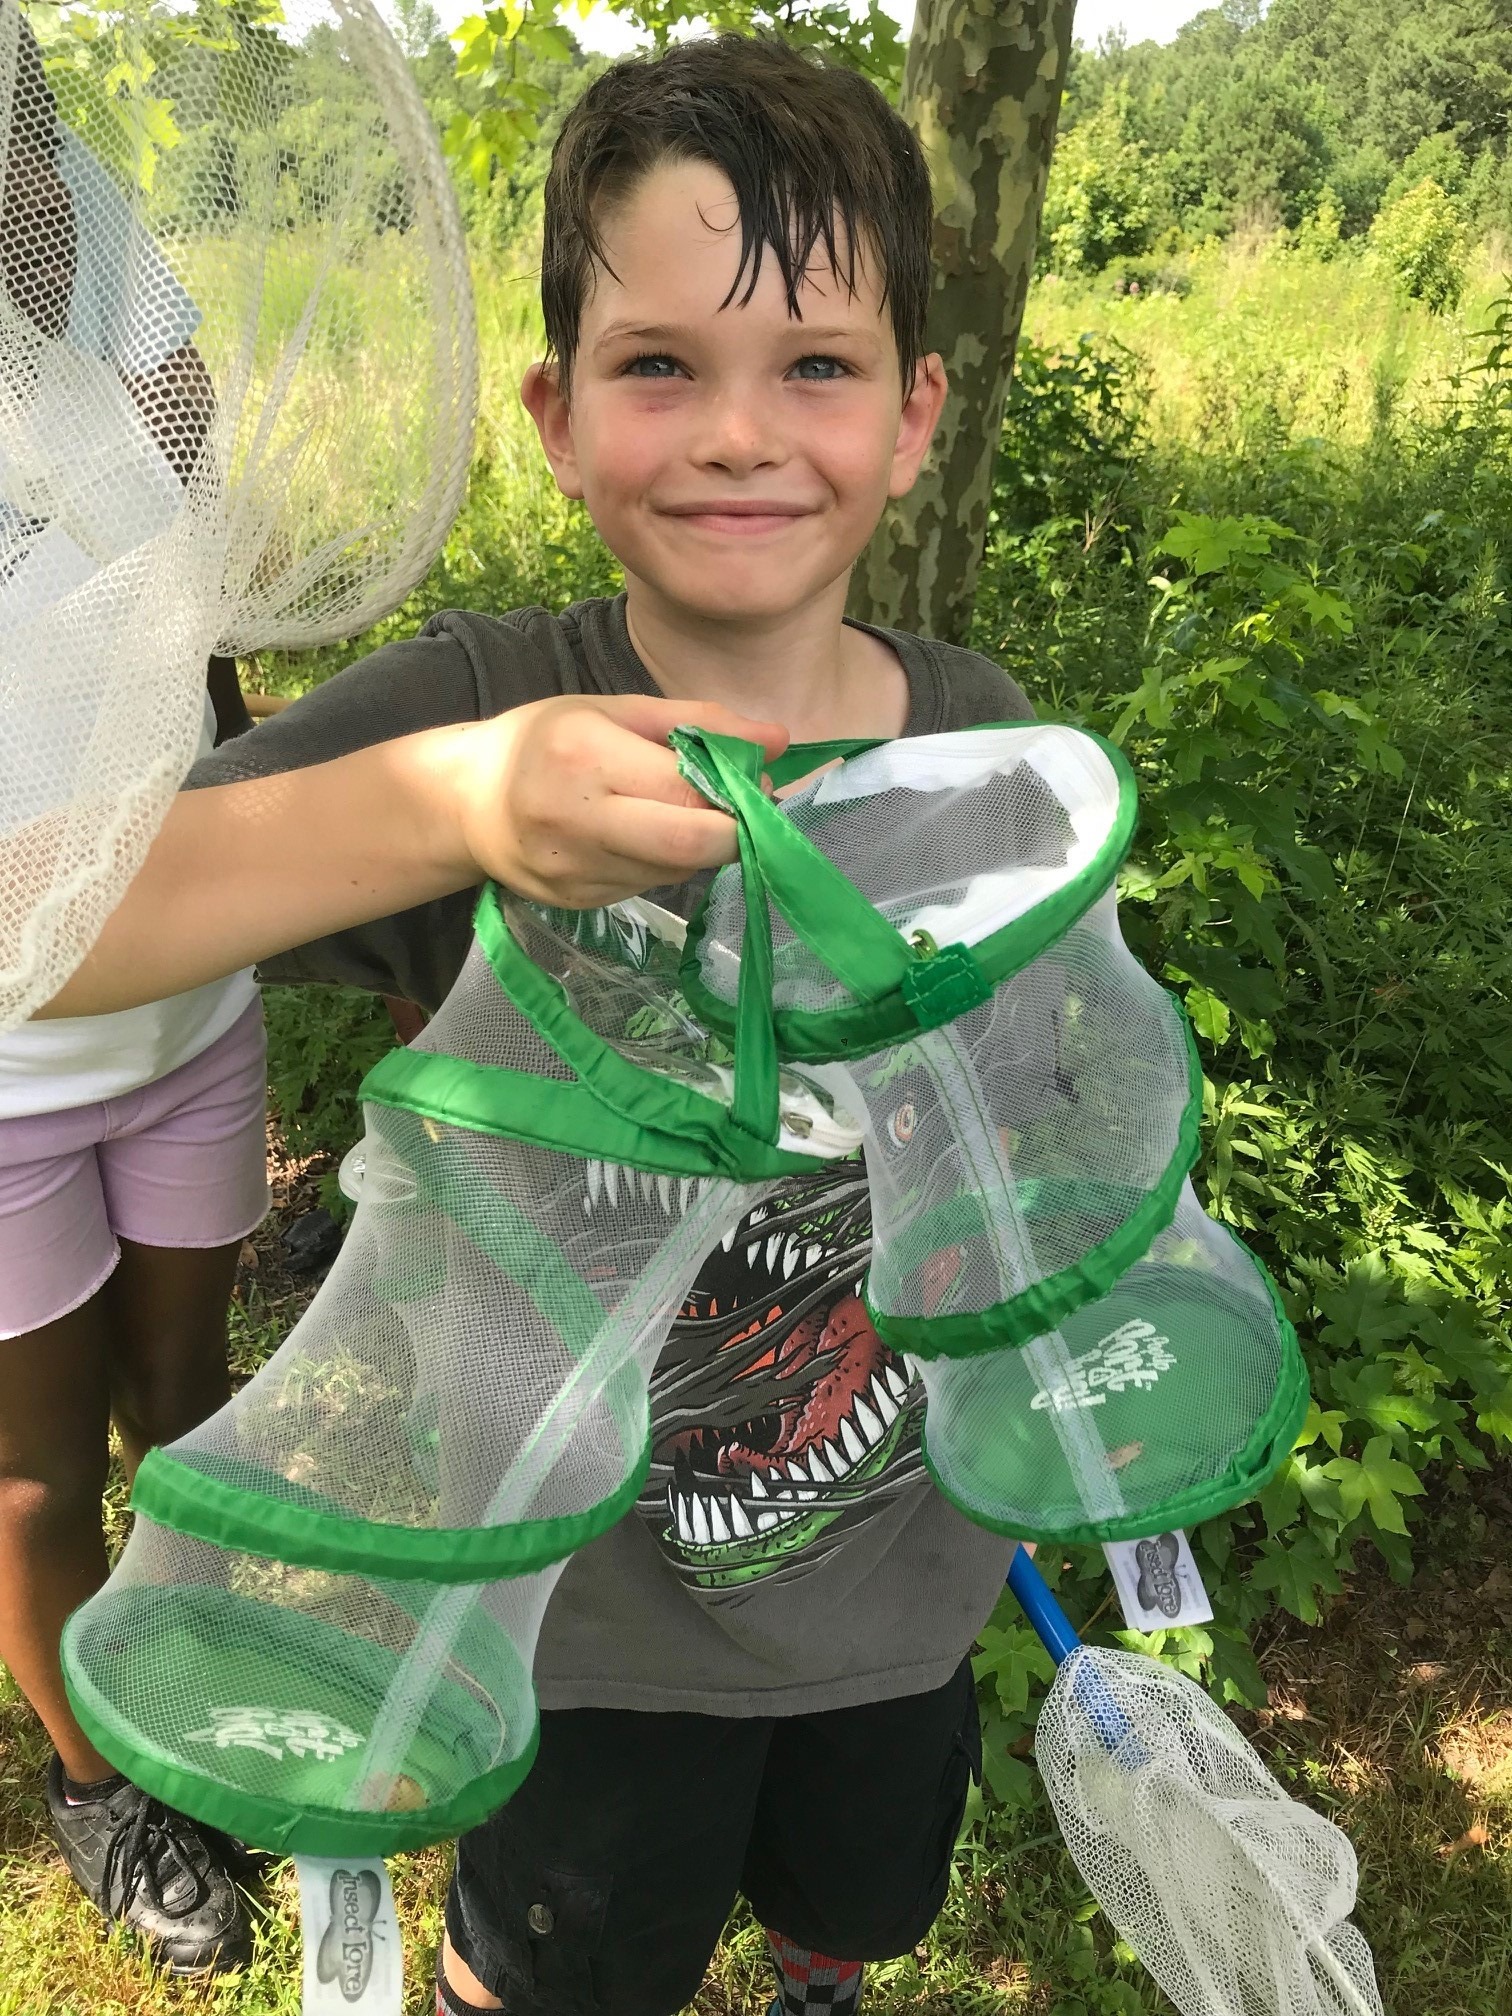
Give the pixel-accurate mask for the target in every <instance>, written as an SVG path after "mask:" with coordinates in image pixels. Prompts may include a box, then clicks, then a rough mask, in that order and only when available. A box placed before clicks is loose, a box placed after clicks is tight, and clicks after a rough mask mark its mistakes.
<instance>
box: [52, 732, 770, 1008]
mask: <svg viewBox="0 0 1512 2016" xmlns="http://www.w3.org/2000/svg"><path fill="white" fill-rule="evenodd" d="M683 725H693V726H698V727H704V728H710V729H713V730H715V731H717V732H719V733H723V734H727V735H741V736H744V737H746V738H747V739H748V740H750V741H759V742H761V743H762V744H763V745H764V746H765V748H766V751H767V754H768V755H769V756H776V755H778V754H780V752H781V751H782V749H783V748H784V747H785V746H786V742H787V733H786V730H784V729H782V728H779V727H776V726H774V725H773V724H772V723H770V722H756V721H748V720H745V719H744V718H742V717H741V716H739V715H736V714H732V713H731V712H730V711H729V710H728V709H727V708H724V707H718V706H714V705H709V704H702V703H696V702H688V701H674V700H656V699H650V698H643V697H641V696H638V695H632V696H628V697H625V698H620V699H596V698H587V697H577V696H569V697H564V698H559V699H550V700H537V701H533V702H531V703H530V704H529V705H527V706H523V707H517V708H515V709H513V710H512V711H510V712H509V713H506V714H499V715H495V716H494V717H492V718H491V719H489V720H486V721H479V722H469V723H466V724H464V725H461V726H457V727H446V728H433V729H427V730H425V731H424V732H423V733H421V734H417V735H406V736H402V737H400V738H399V739H397V740H395V741H391V742H380V743H376V744H374V745H373V746H372V747H370V748H367V749H359V750H357V751H356V752H355V753H353V754H351V755H348V756H342V757H339V758H337V759H336V760H335V761H333V762H329V763H319V764H314V765H311V766H309V767H308V768H305V769H301V770H292V771H284V772H282V773H281V774H279V775H277V776H271V777H260V778H254V779H250V780H247V781H245V782H241V783H235V784H223V785H219V786H214V787H211V788H208V789H202V790H197V791H185V792H180V794H179V796H178V797H177V799H176V800H175V801H174V804H173V808H172V810H171V811H170V812H169V815H168V817H167V819H166V820H165V822H164V824H163V827H162V830H161V831H160V832H159V834H158V837H157V839H156V840H155V841H154V842H153V845H152V849H151V851H150V852H149V854H148V856H147V859H146V862H145V863H144V864H143V867H142V869H141V872H140V873H139V874H138V875H137V877H136V879H135V880H134V881H133V882H132V884H131V886H130V888H129V889H128V890H127V892H126V894H125V896H124V897H123V899H122V901H121V903H120V905H119V906H118V908H117V909H116V911H115V912H114V914H113V915H112V916H111V918H110V920H109V922H108V923H107V924H106V926H105V929H104V931H103V932H102V933H101V934H100V937H99V940H98V942H97V943H96V945H95V947H94V949H93V950H92V951H91V952H90V954H89V955H88V957H87V958H86V959H85V960H84V962H83V964H82V965H81V966H80V968H79V970H78V971H77V972H76V973H75V974H74V975H73V977H72V978H71V979H70V980H69V982H68V984H67V985H66V986H65V987H64V988H63V989H62V990H61V991H60V992H59V993H58V994H57V995H55V996H54V997H53V999H52V1001H51V1002H49V1003H48V1005H47V1007H46V1008H44V1009H43V1010H42V1011H41V1012H42V1014H43V1015H44V1016H52V1015H99V1014H104V1013H107V1012H108V1011H110V1010H113V1009H117V1008H130V1007H135V1006H136V1005H137V1004H138V1003H139V1002H143V1001H155V1000H159V999H161V998H162V997H163V996H164V995H167V994H176V993H179V992H182V991H183V990H184V989H185V988H188V987H196V986H199V985H201V984H202V983H203V982H205V981H207V980H214V979H218V978H220V977H221V976H222V975H224V974H227V973H234V972H235V971H237V969H238V968H239V967H242V966H247V965H251V964H253V963H255V962H256V961H257V960H259V959H265V958H269V957H271V956H272V955H273V954H274V953H277V952H282V951H284V950H286V949H287V948H288V947H290V946H293V945H298V944H302V943H304V942H306V941H307V940H309V939H312V938H319V937H323V936H324V935H326V934H327V933H329V932H333V931H340V930H344V929H347V928H348V927H350V926H352V925H356V924H364V923H368V922H370V921H372V920H373V919H375V918H379V917H387V916H390V915H392V914H393V913H394V912H396V911H399V910H406V909H409V908H410V907H411V906H412V905H415V904H418V903H425V902H428V901H430V900H431V899H433V898H435V897H439V896H446V895H450V894H452V893H453V892H454V891H456V890H459V889H467V888H471V887H473V886H474V885H475V884H477V883H479V882H482V881H484V880H487V879H490V878H491V879H493V880H495V881H498V882H502V883H503V884H504V885H505V886H506V887H507V888H510V889H513V890H516V891H517V892H518V893H519V894H520V895H522V896H527V897H530V898H532V899H533V900H535V901H537V902H542V903H553V904H561V905H565V906H567V907H570V908H574V909H587V908H590V907H592V906H594V905H597V904H600V903H609V902H614V901H615V900H617V899H618V898H620V897H624V896H632V895H636V894H638V893H639V892H640V891H641V890H643V889H650V888H655V887H657V886H659V885H661V884H664V883H668V882H677V881H682V880H685V879H686V878H687V877H688V876H689V875H692V874H695V873H696V872H697V871H698V870H699V869H701V868H709V867H714V866H716V865H717V864H719V863H721V862H724V861H733V860H734V859H735V854H736V843H735V824H734V821H733V820H731V819H728V818H726V817H725V815H724V814H723V813H721V812H716V811H714V810H712V809H711V808H710V807H709V806H708V805H707V804H706V803H705V802H704V800H703V799H701V798H700V797H699V796H698V795H697V793H696V792H694V791H693V790H692V788H691V787H690V786H689V785H688V784H686V783H685V782H684V781H683V779H682V777H681V776H680V775H679V774H678V769H677V759H676V758H675V757H674V756H673V754H672V752H671V750H670V749H669V748H668V747H667V744H666V738H667V736H668V734H669V733H670V732H671V730H672V729H673V728H676V727H681V726H683Z"/></svg>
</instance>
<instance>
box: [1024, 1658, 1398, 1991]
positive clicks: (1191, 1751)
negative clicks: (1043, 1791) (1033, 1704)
mask: <svg viewBox="0 0 1512 2016" xmlns="http://www.w3.org/2000/svg"><path fill="white" fill-rule="evenodd" d="M1035 1756H1036V1759H1037V1761H1038V1763H1039V1767H1040V1771H1041V1773H1042V1775H1043V1777H1044V1780H1045V1785H1046V1788H1047V1790H1048V1791H1049V1794H1050V1800H1051V1803H1052V1805H1053V1806H1054V1808H1055V1816H1056V1819H1057V1820H1058V1822H1059V1823H1060V1829H1061V1833H1062V1834H1063V1835H1064V1837H1065V1841H1066V1846H1067V1848H1068V1849H1069V1850H1070V1853H1071V1859H1072V1860H1073V1861H1074V1862H1075V1864H1076V1866H1077V1868H1078V1869H1079V1870H1080V1871H1081V1874H1082V1876H1083V1878H1084V1879H1085V1881H1086V1883H1087V1886H1088V1888H1089V1889H1090V1890H1091V1892H1092V1894H1093V1896H1094V1897H1095V1898H1096V1899H1097V1901H1098V1903H1099V1904H1100V1905H1101V1906H1102V1909H1103V1910H1104V1911H1105V1912H1106V1913H1107V1915H1108V1917H1109V1919H1110V1920H1111V1921H1112V1923H1113V1924H1114V1925H1115V1926H1116V1927H1117V1929H1118V1931H1119V1932H1120V1934H1121V1935H1122V1936H1123V1937H1124V1938H1125V1939H1126V1940H1127V1941H1128V1942H1129V1944H1130V1945H1131V1946H1132V1947H1133V1948H1134V1950H1135V1952H1136V1953H1138V1955H1139V1957H1140V1959H1141V1960H1142V1961H1143V1963H1144V1965H1145V1966H1146V1967H1147V1968H1148V1969H1149V1971H1150V1973H1151V1974H1153V1975H1154V1977H1155V1979H1156V1980H1157V1981H1158V1982H1159V1983H1160V1985H1161V1987H1162V1988H1163V1989H1164V1990H1165V1992H1166V1993H1167V1995H1169V1996H1170V1998H1171V2000H1172V2001H1173V2002H1174V2003H1175V2004H1176V2006H1177V2008H1178V2009H1180V2010H1181V2011H1182V2012H1183V2016H1381V2000H1380V1996H1379V1994H1378V1993H1377V1991H1376V1983H1375V1971H1374V1968H1373V1966H1372V1963H1371V1957H1370V1949H1369V1947H1368V1946H1367V1945H1366V1943H1365V1941H1364V1939H1363V1938H1362V1937H1361V1936H1360V1934H1359V1932H1358V1931H1356V1929H1355V1927H1354V1926H1353V1925H1352V1924H1350V1922H1349V1914H1350V1912H1351V1911H1352V1910H1353V1908H1354V1902H1355V1883H1356V1864H1355V1854H1354V1849H1353V1848H1352V1847H1351V1845H1350V1843H1349V1841H1348V1840H1347V1838H1346V1837H1345V1836H1344V1834H1342V1833H1341V1832H1340V1830H1339V1829H1338V1828H1337V1827H1335V1826H1334V1825H1333V1824H1332V1823H1331V1822H1330V1821H1328V1820H1325V1819H1324V1818H1323V1816H1322V1815H1321V1814H1319V1813H1315V1812H1313V1811H1312V1810H1311V1809H1310V1808H1309V1807H1306V1806H1303V1805H1300V1804H1299V1803H1297V1802H1296V1801H1294V1800H1291V1799H1288V1798H1287V1797H1286V1795H1285V1794H1284V1793H1283V1792H1282V1790H1281V1788H1280V1787H1279V1786H1278V1785H1277V1784H1276V1782H1275V1780H1274V1779H1273V1778H1272V1777H1271V1775H1270V1773H1269V1772H1268V1771H1267V1770H1266V1769H1265V1766H1264V1765H1263V1764H1262V1762H1261V1761H1260V1759H1259V1757H1258V1756H1257V1755H1256V1754H1255V1751H1254V1750H1253V1749H1252V1748H1251V1746H1250V1745H1249V1744H1248V1743H1247V1742H1246V1741H1245V1740H1244V1738H1243V1737H1242V1736H1241V1735H1240V1733H1239V1731H1238V1730H1237V1729H1236V1728H1235V1727H1234V1725H1233V1723H1232V1722H1230V1721H1229V1719H1228V1717H1227V1716H1226V1715H1224V1714H1223V1713H1222V1712H1221V1710H1220V1709H1218V1708H1217V1707H1216V1706H1215V1705H1214V1704H1213V1702H1212V1701H1211V1700H1209V1698H1208V1696H1207V1695H1206V1694H1205V1693H1203V1691H1202V1689H1201V1688H1200V1687H1198V1686H1196V1685H1194V1684H1193V1682H1192V1681H1190V1680H1188V1679H1186V1678H1184V1677H1183V1676H1182V1675H1181V1674H1179V1673H1175V1672H1172V1671H1171V1670H1170V1668H1168V1667H1165V1666H1161V1665H1158V1664H1157V1663H1156V1662H1155V1661H1154V1660H1152V1659H1144V1658H1140V1657H1138V1656H1137V1655H1135V1654H1132V1653H1126V1652H1112V1651H1103V1650H1101V1649H1099V1650H1096V1651H1093V1650H1089V1649H1087V1648H1083V1649H1082V1650H1080V1651H1078V1652H1075V1653H1073V1654H1072V1655H1071V1657H1070V1658H1069V1659H1068V1660H1066V1662H1065V1663H1064V1664H1063V1665H1062V1666H1061V1667H1060V1669H1059V1671H1058V1672H1057V1674H1056V1678H1055V1683H1054V1685H1053V1687H1052V1688H1051V1691H1050V1695H1049V1697H1048V1699H1047V1700H1046V1702H1045V1705H1044V1708H1043V1709H1042V1710H1041V1713H1040V1719H1039V1728H1038V1732H1037V1734H1036V1736H1035Z"/></svg>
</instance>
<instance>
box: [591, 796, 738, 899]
mask: <svg viewBox="0 0 1512 2016" xmlns="http://www.w3.org/2000/svg"><path fill="white" fill-rule="evenodd" d="M595 837H596V838H597V840H598V842H599V845H600V846H601V847H602V848H603V850H604V852H605V853H606V854H610V855H614V856H616V857H618V860H619V861H621V862H623V863H624V866H625V877H626V882H627V885H628V886H630V887H632V888H641V889H643V888H649V887H651V886H653V885H654V884H655V883H657V882H681V881H685V880H686V878H687V877H688V876H689V875H696V874H697V873H698V871H699V869H700V868H719V867H722V866H723V865H724V863H725V862H727V861H733V860H735V858H736V856H737V854H738V852H739V843H738V839H737V835H736V830H735V821H734V820H733V819H729V818H727V817H726V816H725V814H724V813H723V812H714V811H711V810H710V809H709V808H708V807H707V806H703V805H667V804H662V803H660V802H658V801H656V800H654V799H650V798H610V799H607V800H606V801H605V803H604V807H603V812H602V816H601V818H600V820H599V824H598V832H597V834H596V836H595ZM642 871H651V872H649V873H643V872H642ZM637 876H639V877H640V879H639V880H637V879H636V877H637Z"/></svg>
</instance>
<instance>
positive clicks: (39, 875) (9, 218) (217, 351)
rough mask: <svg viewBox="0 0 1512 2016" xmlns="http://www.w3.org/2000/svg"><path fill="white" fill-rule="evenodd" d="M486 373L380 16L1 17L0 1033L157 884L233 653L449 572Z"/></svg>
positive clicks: (432, 149) (138, 9)
mask: <svg viewBox="0 0 1512 2016" xmlns="http://www.w3.org/2000/svg"><path fill="white" fill-rule="evenodd" d="M475 380H476V359H475V354H474V335H473V325H472V311H471V297H470V288H469V277H468V270H467V261H466V253H465V247H464V244H463V240H462V235H461V229H460V224H459V221H458V218H457V214H456V208H455V203H454V200H453V197H452V193H451V189H450V185H449V182H448V180H447V175H446V170H445V168H444V165H443V163H442V161H441V157H440V153H439V150H438V148H437V145H436V142H435V138H434V134H433V132H432V129H431V126H430V123H429V118H428V115H427V114H426V112H425V109H424V107H423V105H422V104H421V102H420V99H419V96H418V94H417V92H416V91H415V88H414V85H413V83H412V80H411V78H410V76H409V73H408V71H407V69H406V67H405V64H404V61H403V58H402V57H401V55H400V53H399V50H398V48H397V46H396V44H395V43H394V41H393V39H392V37H391V36H390V34H389V33H388V30H387V29H386V28H385V27H384V25H383V23H382V21H381V20H380V18H379V16H378V14H377V13H376V11H375V10H374V8H373V6H372V5H371V4H370V0H283V4H279V0H237V4H235V5H229V4H222V0H197V4H195V5H193V6H188V7H182V8H180V7H175V6H169V5H165V4H160V0H116V4H108V0H107V4H94V0H90V4H88V5H85V4H84V0H69V4H64V5H62V6H46V7H44V6H37V7H35V8H30V7H27V8H22V7H21V6H18V4H17V0H0V864H3V866H0V1028H5V1027H8V1026H10V1025H11V1024H12V1023H14V1022H16V1021H18V1020H20V1019H21V1018H22V1017H24V1016H25V1015H26V1014H28V1013H30V1012H31V1011H32V1010H33V1009H34V1008H35V1007H37V1006H38V1005H39V1004H40V1003H41V1002H42V1001H44V1000H45V999H46V998H47V997H48V996H49V995H50V994H52V993H54V992H55V991H56V989H57V988H58V987H59V986H60V985H61V984H62V982H63V981H64V980H65V979H66V978H67V976H68V974H69V972H71V971H72V969H73V967H74V965H75V964H76V963H77V961H78V959H79V958H80V956H81V955H82V954H83V952H84V951H85V950H86V949H87V947H88V946H89V945H90V944H91V943H92V942H93V940H94V938H95V936H96V935H97V933H98V931H99V928H100V926H101V924H102V923H103V921H104V919H105V917H106V916H107V915H108V914H109V911H110V909H111V907H112V905H113V904H114V902H115V901H116V900H117V899H118V897H119V895H120V892H121V890H122V888H123V887H124V886H125V883H126V882H127V880H129V878H130V876H131V875H132V873H134V871H135V869H136V868H137V867H138V866H139V864H140V861H141V858H142V856H143V854H144V853H145V851H146V848H147V845H148V844H149V842H150V840H151V837H152V835H153V833H154V832H155V830H156V828H157V825H158V823H159V821H160V819H161V816H162V813H163V811H164V809H165V807H166V805H167V802H168V800H169V798H170V797H171V795H172V793H173V791H174V789H175V788H176V787H177V785H178V784H179V782H180V781H181V780H182V778H183V775H184V773H185V771H186V770H187V768H188V766H189V763H190V761H191V760H192V757H193V753H194V748H195V741H196V736H197V732H198V725H199V719H200V696H201V692H202V688H203V684H204V678H205V665H206V659H207V657H208V655H209V654H210V653H211V652H212V651H213V650H216V649H219V650H220V651H223V652H226V653H236V652H245V651H251V650H255V649H259V648H265V647H269V648H270V647H290V648H297V647H303V646H309V645H313V644H317V643H321V642H324V641H328V640H330V639H333V638H337V637H342V636H348V635H352V634H355V633H356V632H357V631H359V630H361V629H363V628H364V627H365V626H366V625H368V624H370V623H371V622H373V621H375V620H376V619H377V617H379V616H380V615H382V614H383V613H385V612H386V611H387V610H388V609H390V608H392V607H393V606H395V604H396V603H397V602H399V601H400V600H402V598H403V597H404V595H406V594H407V593H408V592H409V590H410V589H411V588H412V587H413V586H414V585H415V583H416V582H417V581H418V580H419V579H420V578H421V577H422V576H423V574H424V573H425V572H426V570H427V568H428V567H429V565H430V563H431V561H432V560H433V558H434V557H435V554H436V552H437V550H438V549H439V546H440V543H441V540H442V539H443V537H444V536H445V533H446V530H447V527H448V526H449V524H450V522H451V520H452V518H453V517H454V515H455V512H456V509H457V506H458V504H459V502H460V499H461V495H462V489H463V485H464V483H465V480H466V475H467V466H468V460H469V455H470V447H471V439H472V423H473V413H474V403H475Z"/></svg>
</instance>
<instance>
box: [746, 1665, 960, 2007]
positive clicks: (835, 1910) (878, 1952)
mask: <svg viewBox="0 0 1512 2016" xmlns="http://www.w3.org/2000/svg"><path fill="white" fill-rule="evenodd" d="M980 1767H981V1737H980V1732H979V1729H978V1725H977V1711H976V1693H975V1689H974V1687H973V1684H972V1677H971V1662H970V1661H969V1660H966V1661H963V1662H962V1665H961V1666H960V1668H959V1669H958V1670H957V1672H956V1673H955V1675H954V1676H953V1678H951V1679H950V1680H949V1681H947V1682H946V1684H945V1685H944V1686H943V1687H938V1688H935V1689H933V1690H932V1691H931V1692H930V1693H927V1694H914V1695H908V1696H904V1697H901V1698H899V1699H897V1700H892V1701H874V1702H868V1703H866V1704H865V1705H863V1706H861V1707H857V1708H838V1709H833V1710H831V1711H829V1712H828V1713H825V1714H819V1715H795V1716H784V1717H781V1718H780V1719H779V1720H778V1721H777V1723H776V1724H775V1726H774V1731H773V1736H772V1746H771V1750H770V1752H769V1755H768V1759H767V1768H766V1774H765V1776H764V1778H763V1781H762V1787H761V1797H760V1800H759V1802H758V1805H757V1809H756V1816H755V1821H754V1824H753V1826H752V1830H751V1841H750V1846H749V1849H748V1851H747V1854H746V1862H745V1868H744V1871H743V1873H742V1875H741V1882H740V1887H741V1889H742V1890H743V1891H744V1892H745V1895H746V1897H747V1898H748V1899H749V1900H750V1904H751V1907H752V1909H753V1910H754V1911H755V1912H756V1915H757V1916H758V1917H759V1918H760V1920H761V1922H762V1924H763V1925H764V1926H766V1927H767V1928H768V1930H767V1939H768V1944H769V1948H770V1951H771V1954H772V1961H773V1965H774V1967H775V1969H776V1972H777V1981H778V2000H777V2004H776V2008H777V2009H778V2010H779V2011H780V2012H781V2016H831V2012H836V2016H839V2012H844V2016H850V2012H851V2011H852V2010H854V2009H856V2008H857V2006H858V2004H859V1999H860V1992H861V1967H860V1965H859V1963H860V1962H863V1961H866V1960H887V1959H892V1958H894V1957H896V1956H897V1955H898V1954H900V1953H907V1952H909V1951H910V1950H911V1948H913V1947H914V1946H916V1945H917V1944H918V1942H919V1941H920V1940H921V1939H922V1938H923V1937H924V1935H925V1933H926V1932H927V1931H928V1930H929V1927H930V1926H931V1925H932V1924H933V1922H934V1919H935V1916H936V1914H937V1913H938V1911H939V1909H940V1906H941V1904H943V1903H944V1901H945V1893H946V1890H947V1888H948V1886H949V1882H950V1865H951V1858H952V1853H953V1851H954V1848H955V1840H956V1835H957V1833H958V1832H959V1831H960V1825H961V1815H962V1813H963V1812H964V1810H965V1805H966V1795H967V1792H968V1790H969V1787H970V1782H971V1777H972V1774H973V1772H974V1771H979V1770H980ZM816 1794H817V1795H818V1796H815V1795H816Z"/></svg>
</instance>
